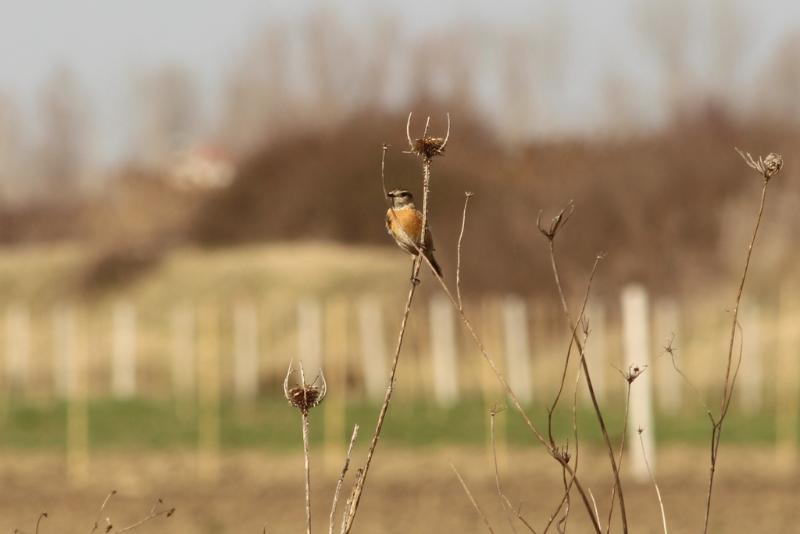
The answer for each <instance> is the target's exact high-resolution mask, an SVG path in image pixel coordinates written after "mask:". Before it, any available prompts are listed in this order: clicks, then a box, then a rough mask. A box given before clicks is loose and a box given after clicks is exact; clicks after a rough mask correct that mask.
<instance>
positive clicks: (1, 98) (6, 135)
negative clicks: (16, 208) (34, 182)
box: [0, 93, 26, 202]
mask: <svg viewBox="0 0 800 534" xmlns="http://www.w3.org/2000/svg"><path fill="white" fill-rule="evenodd" d="M22 149H23V147H22V139H21V132H20V120H19V113H18V108H17V107H16V103H15V102H14V100H13V99H12V98H11V97H10V96H8V95H6V94H2V93H0V196H2V199H3V200H4V201H5V202H19V201H21V200H23V199H24V197H25V194H26V191H25V189H24V187H25V182H24V180H23V179H22V176H21V173H22V170H23V169H22V158H21V153H22Z"/></svg>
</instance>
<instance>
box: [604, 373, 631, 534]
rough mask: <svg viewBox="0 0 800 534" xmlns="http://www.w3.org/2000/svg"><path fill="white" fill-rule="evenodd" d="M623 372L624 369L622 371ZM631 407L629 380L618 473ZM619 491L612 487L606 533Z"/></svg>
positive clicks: (608, 531)
mask: <svg viewBox="0 0 800 534" xmlns="http://www.w3.org/2000/svg"><path fill="white" fill-rule="evenodd" d="M620 373H622V371H620ZM630 407H631V383H630V382H628V390H627V392H626V394H625V416H624V417H623V418H622V438H621V439H620V442H619V460H618V462H619V463H618V464H617V473H621V472H622V456H623V454H624V453H625V435H626V434H627V432H628V413H629V412H630ZM616 493H617V485H616V484H614V487H613V488H611V503H610V504H609V506H608V523H607V524H606V533H610V532H611V516H612V515H613V514H614V497H615V496H616Z"/></svg>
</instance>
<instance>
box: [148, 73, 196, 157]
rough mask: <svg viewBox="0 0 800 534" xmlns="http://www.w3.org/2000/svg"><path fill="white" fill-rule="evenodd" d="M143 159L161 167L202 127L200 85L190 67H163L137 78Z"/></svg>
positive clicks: (187, 143) (189, 143)
mask: <svg viewBox="0 0 800 534" xmlns="http://www.w3.org/2000/svg"><path fill="white" fill-rule="evenodd" d="M137 85H138V87H137V89H138V91H137V92H138V97H139V106H138V107H139V109H140V110H141V121H142V122H141V123H140V125H139V128H140V130H139V136H140V137H139V151H140V159H141V160H142V161H143V162H144V163H145V164H146V165H151V166H161V165H164V164H165V163H166V162H168V161H169V160H170V158H171V157H172V156H173V155H174V154H175V153H177V152H180V151H182V150H186V149H187V148H188V147H189V146H190V145H191V143H192V142H193V141H194V140H195V138H196V136H197V134H198V131H199V128H200V120H199V109H198V94H197V86H196V83H195V80H194V78H193V76H192V74H191V73H190V72H189V70H188V69H186V68H184V67H180V66H177V65H170V66H165V67H162V68H160V69H158V70H156V71H155V72H152V73H149V74H144V75H142V76H141V77H140V79H139V80H138V84H137Z"/></svg>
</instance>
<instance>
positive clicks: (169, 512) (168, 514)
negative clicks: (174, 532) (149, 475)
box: [108, 499, 175, 534]
mask: <svg viewBox="0 0 800 534" xmlns="http://www.w3.org/2000/svg"><path fill="white" fill-rule="evenodd" d="M159 504H164V502H163V501H162V500H161V499H158V501H157V502H156V504H154V505H153V508H152V509H151V510H150V515H148V516H147V517H145V518H144V519H142V520H141V521H139V522H138V523H134V524H133V525H130V526H128V527H125V528H122V529H119V530H117V531H115V532H114V534H121V533H122V532H127V531H129V530H133V529H135V528H136V527H138V526H139V525H142V524H144V523H147V522H148V521H150V520H151V519H155V518H156V517H158V516H160V515H164V516H166V517H172V514H174V513H175V508H170V509H169V510H161V511H160V512H156V507H157V506H158V505H159ZM110 526H111V525H109V527H110ZM108 530H110V528H109V529H108Z"/></svg>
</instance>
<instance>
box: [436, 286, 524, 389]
mask: <svg viewBox="0 0 800 534" xmlns="http://www.w3.org/2000/svg"><path fill="white" fill-rule="evenodd" d="M448 302H449V301H448ZM502 314H503V333H504V334H505V336H504V337H505V349H506V350H505V353H506V378H507V380H508V385H509V387H511V390H512V391H513V392H514V395H516V396H517V399H519V401H520V402H521V403H523V404H530V403H531V402H532V401H533V387H532V386H531V353H530V339H529V337H528V311H527V308H526V306H525V301H524V300H523V299H522V298H520V297H518V296H516V295H508V296H506V298H505V299H503V303H502Z"/></svg>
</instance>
